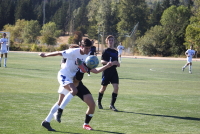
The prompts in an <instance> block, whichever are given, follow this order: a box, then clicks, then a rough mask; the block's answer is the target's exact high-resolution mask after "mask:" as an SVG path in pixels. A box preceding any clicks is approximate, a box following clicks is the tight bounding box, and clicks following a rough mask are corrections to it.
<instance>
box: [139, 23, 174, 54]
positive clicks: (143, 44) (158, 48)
mask: <svg viewBox="0 0 200 134" xmlns="http://www.w3.org/2000/svg"><path fill="white" fill-rule="evenodd" d="M164 33H165V32H164V28H163V27H162V26H159V25H156V26H154V27H152V28H151V29H150V30H148V31H147V32H145V35H144V36H142V37H140V38H139V39H138V40H137V41H136V44H137V47H138V50H139V52H140V54H142V55H148V56H152V55H161V56H169V55H170V54H171V53H170V51H169V46H168V45H167V42H166V41H165V37H166V35H165V34H164Z"/></svg>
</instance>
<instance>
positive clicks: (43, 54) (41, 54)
mask: <svg viewBox="0 0 200 134" xmlns="http://www.w3.org/2000/svg"><path fill="white" fill-rule="evenodd" d="M38 55H39V56H41V57H47V56H46V54H45V53H40V54H38Z"/></svg>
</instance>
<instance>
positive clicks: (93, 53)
mask: <svg viewBox="0 0 200 134" xmlns="http://www.w3.org/2000/svg"><path fill="white" fill-rule="evenodd" d="M90 55H95V56H97V53H96V47H95V46H94V41H93V40H92V47H91V51H90Z"/></svg>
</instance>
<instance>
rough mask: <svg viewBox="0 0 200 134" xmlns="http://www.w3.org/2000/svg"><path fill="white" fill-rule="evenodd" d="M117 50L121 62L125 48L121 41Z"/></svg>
mask: <svg viewBox="0 0 200 134" xmlns="http://www.w3.org/2000/svg"><path fill="white" fill-rule="evenodd" d="M117 50H118V57H119V62H121V55H122V50H124V46H122V43H121V42H120V43H119V45H118V46H117Z"/></svg>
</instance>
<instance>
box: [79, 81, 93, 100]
mask: <svg viewBox="0 0 200 134" xmlns="http://www.w3.org/2000/svg"><path fill="white" fill-rule="evenodd" d="M77 89H78V93H77V94H76V96H78V97H79V98H81V99H82V100H83V96H84V95H87V94H91V93H90V91H89V90H88V88H87V87H86V86H85V85H83V83H82V82H79V85H78V87H77Z"/></svg>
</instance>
